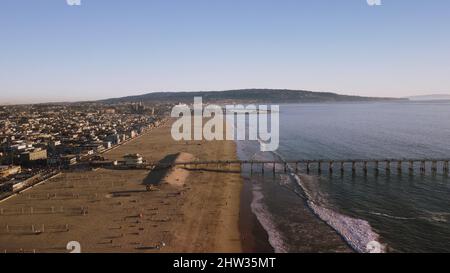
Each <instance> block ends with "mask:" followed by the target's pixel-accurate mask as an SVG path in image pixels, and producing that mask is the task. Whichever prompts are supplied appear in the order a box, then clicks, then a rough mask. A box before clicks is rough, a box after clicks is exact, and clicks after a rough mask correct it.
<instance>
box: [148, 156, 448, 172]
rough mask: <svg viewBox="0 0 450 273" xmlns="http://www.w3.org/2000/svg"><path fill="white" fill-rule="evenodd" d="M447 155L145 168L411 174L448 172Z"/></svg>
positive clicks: (153, 165) (219, 162)
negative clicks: (233, 167) (215, 168)
mask: <svg viewBox="0 0 450 273" xmlns="http://www.w3.org/2000/svg"><path fill="white" fill-rule="evenodd" d="M449 162H450V158H444V159H410V158H403V159H392V158H391V159H339V160H330V159H317V160H286V161H281V160H208V161H190V162H174V163H160V162H156V163H155V162H153V163H146V167H150V168H170V167H174V166H182V167H185V168H194V169H197V168H205V167H211V166H215V167H217V168H224V167H231V166H236V165H237V166H239V167H241V168H242V167H244V166H248V167H249V168H250V169H249V171H250V172H254V171H260V172H262V173H264V172H265V171H267V168H270V167H272V172H273V173H275V172H277V171H278V172H279V168H278V169H277V167H279V166H281V167H282V169H283V171H284V172H287V171H288V170H290V171H295V172H299V171H300V170H304V171H306V172H307V173H309V172H311V171H313V170H316V171H317V172H318V173H321V172H322V171H328V172H329V173H333V172H335V171H340V172H345V171H351V172H354V173H355V172H357V171H358V170H362V171H363V172H364V173H367V172H369V169H372V170H374V171H375V172H379V171H380V170H383V169H384V170H385V171H386V172H391V170H393V169H395V170H396V171H397V172H403V171H405V170H406V169H407V170H408V171H409V172H411V173H413V172H414V171H415V170H416V169H417V170H418V171H419V172H420V173H422V174H425V173H426V172H427V171H429V172H431V173H437V172H438V171H440V170H442V172H443V173H448V172H449Z"/></svg>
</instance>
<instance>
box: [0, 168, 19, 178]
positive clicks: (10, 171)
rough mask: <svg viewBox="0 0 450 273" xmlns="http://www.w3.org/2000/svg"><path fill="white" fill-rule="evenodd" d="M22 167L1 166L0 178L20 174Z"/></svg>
mask: <svg viewBox="0 0 450 273" xmlns="http://www.w3.org/2000/svg"><path fill="white" fill-rule="evenodd" d="M20 171H21V168H20V166H0V177H8V176H11V175H14V174H18V173H20Z"/></svg>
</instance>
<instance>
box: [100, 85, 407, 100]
mask: <svg viewBox="0 0 450 273" xmlns="http://www.w3.org/2000/svg"><path fill="white" fill-rule="evenodd" d="M195 96H201V97H202V98H203V101H205V102H213V101H250V102H270V103H302V102H366V101H407V100H408V99H407V98H378V97H363V96H352V95H340V94H337V93H333V92H314V91H307V90H292V89H256V88H253V89H233V90H223V91H175V92H152V93H145V94H142V95H134V96H125V97H118V98H109V99H103V100H99V101H100V102H104V103H119V102H139V101H142V102H149V101H150V102H192V101H193V97H195Z"/></svg>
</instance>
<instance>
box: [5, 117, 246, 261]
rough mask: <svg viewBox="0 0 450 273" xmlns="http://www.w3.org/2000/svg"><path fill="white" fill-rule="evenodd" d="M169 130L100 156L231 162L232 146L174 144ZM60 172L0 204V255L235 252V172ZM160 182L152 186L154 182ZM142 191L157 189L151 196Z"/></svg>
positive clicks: (237, 188)
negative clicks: (77, 249) (72, 246)
mask: <svg viewBox="0 0 450 273" xmlns="http://www.w3.org/2000/svg"><path fill="white" fill-rule="evenodd" d="M170 125H171V122H168V123H166V124H165V125H162V126H160V127H159V128H156V129H153V130H152V131H151V132H150V133H148V134H145V135H143V136H141V137H139V138H137V139H135V140H133V141H130V142H128V143H126V144H124V145H121V146H119V147H117V148H116V149H113V150H111V151H109V152H107V153H105V154H104V156H105V157H106V158H108V159H117V160H120V159H122V157H123V156H124V155H125V154H127V153H139V154H141V155H143V157H144V159H145V160H147V161H155V162H156V161H161V160H163V161H164V160H168V159H171V158H176V156H177V154H178V153H180V152H181V153H183V154H182V155H181V157H187V158H196V159H199V160H220V159H235V158H236V151H235V149H236V148H235V143H234V142H233V141H189V142H185V141H181V142H175V141H174V140H172V138H171V136H170ZM160 176H161V177H158V175H155V172H149V171H148V170H113V169H98V170H95V171H83V172H65V173H63V174H62V175H60V176H58V177H56V178H53V179H50V180H49V181H47V182H45V183H43V184H41V185H39V186H36V187H34V188H31V189H29V190H27V191H25V192H23V193H21V194H19V195H18V196H15V197H13V198H11V199H9V200H6V201H4V202H2V203H0V208H3V214H2V215H0V251H1V252H4V251H6V252H19V251H24V252H38V253H39V252H69V251H68V250H67V249H66V245H67V243H68V242H69V241H77V242H79V243H80V244H81V251H82V252H241V251H242V246H241V236H240V232H239V208H240V194H241V189H242V178H241V175H240V169H239V168H237V167H235V168H230V169H225V170H222V171H217V170H214V167H213V166H212V167H211V170H188V171H186V170H171V171H170V172H168V173H162V174H160ZM157 180H160V181H157ZM147 184H157V186H155V187H154V188H152V189H153V190H152V191H147V190H146V185H147Z"/></svg>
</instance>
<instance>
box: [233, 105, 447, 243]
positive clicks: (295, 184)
mask: <svg viewBox="0 0 450 273" xmlns="http://www.w3.org/2000/svg"><path fill="white" fill-rule="evenodd" d="M237 147H238V148H237V149H238V156H239V157H240V159H258V160H264V159H280V160H309V159H330V160H339V159H353V158H354V159H373V158H377V159H378V158H399V159H400V158H414V159H421V158H450V103H448V102H388V103H381V102H380V103H378V102H377V103H329V104H328V103H327V104H284V105H280V146H279V149H278V150H277V151H276V152H259V143H256V142H254V141H253V142H252V141H237ZM438 167H439V168H438V169H439V171H438V172H437V173H436V174H434V175H433V174H432V173H431V172H430V166H427V173H426V174H425V175H423V174H421V173H420V172H419V166H418V164H417V165H416V166H415V171H414V173H413V174H410V173H409V172H408V169H407V168H408V166H407V164H404V167H403V168H404V170H403V172H398V171H397V169H396V165H395V164H393V167H392V170H391V172H390V173H387V172H386V171H385V170H384V168H383V167H382V165H381V166H380V171H379V172H378V173H376V172H375V171H374V168H373V166H371V165H369V171H368V173H367V174H365V173H364V172H363V171H362V168H358V171H357V172H356V173H355V174H353V173H352V172H351V167H350V166H347V167H346V168H347V169H346V171H345V172H344V173H343V174H341V172H340V171H339V167H338V166H336V170H335V171H334V172H333V173H328V170H327V169H328V168H327V165H326V164H325V165H324V168H323V171H322V172H321V173H320V174H319V173H318V172H317V168H316V167H314V168H312V169H311V170H312V172H311V173H309V174H306V170H305V167H304V166H301V168H300V171H299V172H298V173H295V171H294V166H290V169H289V171H288V172H287V173H286V174H285V173H284V167H283V166H276V168H277V170H278V173H277V174H276V175H275V176H273V175H271V173H272V166H266V168H267V171H266V172H265V175H264V176H263V175H261V173H256V172H254V173H253V174H250V170H249V168H248V167H245V168H244V169H243V170H242V175H243V177H244V178H245V181H246V187H249V189H250V191H251V192H252V198H251V200H250V202H251V204H250V205H251V210H252V212H253V213H254V214H255V216H256V217H255V218H256V219H257V221H258V222H259V224H260V225H261V226H262V228H263V229H264V230H265V232H266V233H267V238H268V241H269V243H270V245H271V246H272V248H273V250H274V251H275V252H344V251H346V250H345V248H343V247H342V242H340V241H339V240H337V239H336V237H338V238H339V239H342V240H341V241H343V242H345V244H346V245H348V246H349V247H350V248H351V249H353V250H354V251H357V252H450V222H449V221H450V198H449V197H450V180H449V177H448V175H447V174H445V173H443V172H442V166H438ZM349 168H350V169H349ZM312 218H314V220H313V219H312ZM324 224H325V225H326V226H327V228H326V229H325V228H323V226H324ZM330 230H331V231H332V233H333V234H331V233H330ZM336 234H337V235H339V236H335V235H336Z"/></svg>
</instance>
